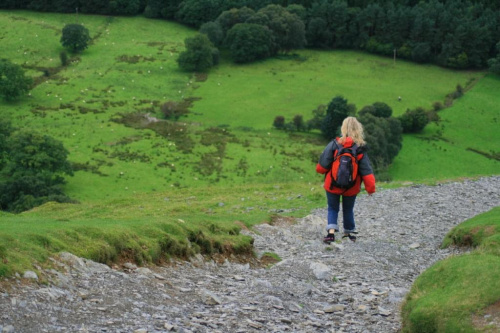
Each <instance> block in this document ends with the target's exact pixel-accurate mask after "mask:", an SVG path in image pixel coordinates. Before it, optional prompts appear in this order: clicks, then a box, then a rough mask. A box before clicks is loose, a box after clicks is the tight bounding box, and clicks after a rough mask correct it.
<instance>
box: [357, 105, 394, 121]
mask: <svg viewBox="0 0 500 333" xmlns="http://www.w3.org/2000/svg"><path fill="white" fill-rule="evenodd" d="M365 113H369V114H371V115H373V116H375V117H380V118H389V117H390V116H392V109H391V107H390V106H389V105H387V104H386V103H383V102H375V103H373V104H372V105H367V106H365V107H363V108H362V109H361V110H360V111H359V115H364V114H365Z"/></svg>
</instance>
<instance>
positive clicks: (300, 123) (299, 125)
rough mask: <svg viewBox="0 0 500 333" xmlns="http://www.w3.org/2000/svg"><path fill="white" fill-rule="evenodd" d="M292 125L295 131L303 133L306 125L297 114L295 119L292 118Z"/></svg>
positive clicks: (302, 118)
mask: <svg viewBox="0 0 500 333" xmlns="http://www.w3.org/2000/svg"><path fill="white" fill-rule="evenodd" d="M292 123H293V125H294V127H295V128H296V130H297V131H305V130H306V125H305V123H304V117H302V115H300V114H298V115H296V116H295V117H293V120H292Z"/></svg>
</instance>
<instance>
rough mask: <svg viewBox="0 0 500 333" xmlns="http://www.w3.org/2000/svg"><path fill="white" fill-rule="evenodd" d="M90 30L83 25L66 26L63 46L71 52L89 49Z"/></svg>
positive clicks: (62, 39)
mask: <svg viewBox="0 0 500 333" xmlns="http://www.w3.org/2000/svg"><path fill="white" fill-rule="evenodd" d="M89 41H90V34H89V30H88V29H87V28H85V27H84V26H83V25H81V24H66V25H65V26H64V28H63V30H62V36H61V44H62V46H64V47H66V48H68V49H70V50H71V52H81V51H83V50H85V49H86V48H87V47H88V44H89Z"/></svg>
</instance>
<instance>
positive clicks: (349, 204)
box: [326, 191, 356, 233]
mask: <svg viewBox="0 0 500 333" xmlns="http://www.w3.org/2000/svg"><path fill="white" fill-rule="evenodd" d="M340 197H342V214H343V218H344V232H345V233H348V232H354V231H356V225H355V224H354V203H355V202H356V196H355V195H354V196H351V197H346V196H343V195H340V194H333V193H330V192H328V191H327V192H326V199H327V202H328V225H327V226H326V230H327V231H328V230H330V229H335V231H339V226H338V224H337V218H338V216H339V210H340Z"/></svg>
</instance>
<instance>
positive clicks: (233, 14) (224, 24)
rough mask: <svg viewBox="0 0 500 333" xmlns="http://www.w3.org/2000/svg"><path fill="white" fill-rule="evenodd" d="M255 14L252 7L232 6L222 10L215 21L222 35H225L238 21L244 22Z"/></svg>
mask: <svg viewBox="0 0 500 333" xmlns="http://www.w3.org/2000/svg"><path fill="white" fill-rule="evenodd" d="M254 14H255V11H254V10H253V9H250V8H248V7H242V8H232V9H230V10H226V11H223V12H222V13H221V14H220V15H219V17H217V20H215V22H217V23H218V24H219V25H220V27H221V29H222V33H223V35H224V38H225V37H226V34H227V32H228V31H229V30H230V29H231V28H232V27H234V26H235V25H236V24H238V23H246V22H247V20H248V19H249V18H250V17H252V16H253V15H254Z"/></svg>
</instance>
